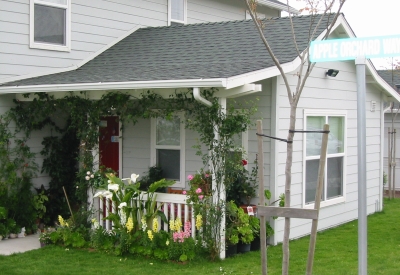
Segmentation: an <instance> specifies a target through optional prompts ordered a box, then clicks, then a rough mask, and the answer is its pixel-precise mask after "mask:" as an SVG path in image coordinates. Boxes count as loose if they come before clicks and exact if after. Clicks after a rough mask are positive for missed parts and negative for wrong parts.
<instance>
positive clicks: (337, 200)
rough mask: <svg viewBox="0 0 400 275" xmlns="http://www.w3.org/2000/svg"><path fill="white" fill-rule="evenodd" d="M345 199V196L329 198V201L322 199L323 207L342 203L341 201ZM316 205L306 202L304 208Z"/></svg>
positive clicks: (312, 207)
mask: <svg viewBox="0 0 400 275" xmlns="http://www.w3.org/2000/svg"><path fill="white" fill-rule="evenodd" d="M345 201H346V200H345V198H344V197H338V198H334V199H330V200H327V201H321V208H324V207H328V206H331V205H336V204H340V203H344V202H345ZM314 205H315V204H314V203H312V204H305V205H304V206H303V208H304V209H314Z"/></svg>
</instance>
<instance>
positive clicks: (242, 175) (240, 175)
mask: <svg viewBox="0 0 400 275" xmlns="http://www.w3.org/2000/svg"><path fill="white" fill-rule="evenodd" d="M234 161H235V162H236V165H233V167H232V169H231V170H230V171H228V172H227V176H226V178H227V186H226V197H227V201H231V200H233V201H234V202H235V203H236V205H241V204H242V201H245V202H246V204H247V205H250V200H251V199H252V198H254V197H255V196H256V188H257V187H258V184H257V179H258V178H257V176H258V175H257V173H258V166H257V160H255V166H254V167H253V168H252V170H251V172H249V170H248V169H246V166H247V165H248V162H247V160H245V159H241V160H240V159H235V160H234Z"/></svg>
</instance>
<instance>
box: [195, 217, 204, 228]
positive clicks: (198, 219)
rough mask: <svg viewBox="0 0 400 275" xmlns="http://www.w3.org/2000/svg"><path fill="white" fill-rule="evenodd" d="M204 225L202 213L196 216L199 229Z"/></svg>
mask: <svg viewBox="0 0 400 275" xmlns="http://www.w3.org/2000/svg"><path fill="white" fill-rule="evenodd" d="M202 225H203V217H202V216H201V215H200V214H198V215H197V216H196V228H197V230H200V228H201V226H202Z"/></svg>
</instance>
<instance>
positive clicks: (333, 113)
mask: <svg viewBox="0 0 400 275" xmlns="http://www.w3.org/2000/svg"><path fill="white" fill-rule="evenodd" d="M309 116H325V117H334V116H336V117H343V119H344V121H343V128H344V133H343V153H337V154H329V156H328V154H327V158H328V157H340V156H342V157H343V171H342V173H343V182H342V192H343V195H342V196H341V197H336V198H332V199H327V200H324V201H321V207H327V206H330V205H335V204H339V203H344V202H345V201H346V182H347V177H346V176H347V171H346V167H347V112H346V111H342V110H317V109H315V110H304V119H303V126H304V128H303V129H307V117H309ZM321 130H322V129H321ZM306 135H307V134H306V133H304V134H303V199H302V204H303V208H314V202H313V203H306V161H307V160H313V159H319V158H320V156H307V147H306V146H307V136H306ZM326 165H328V161H326ZM326 168H327V167H325V175H324V177H325V180H324V184H326V182H327V179H326V177H327V169H326ZM326 192H327V188H326V187H325V188H324V197H326Z"/></svg>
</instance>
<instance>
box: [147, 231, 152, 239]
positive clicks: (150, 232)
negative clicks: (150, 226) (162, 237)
mask: <svg viewBox="0 0 400 275" xmlns="http://www.w3.org/2000/svg"><path fill="white" fill-rule="evenodd" d="M147 236H148V237H149V239H150V241H152V240H153V238H154V236H153V231H151V230H147Z"/></svg>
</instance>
